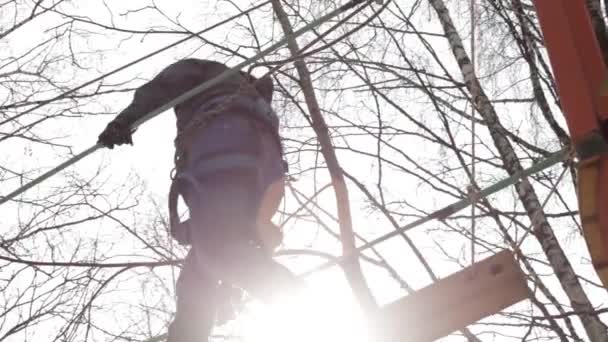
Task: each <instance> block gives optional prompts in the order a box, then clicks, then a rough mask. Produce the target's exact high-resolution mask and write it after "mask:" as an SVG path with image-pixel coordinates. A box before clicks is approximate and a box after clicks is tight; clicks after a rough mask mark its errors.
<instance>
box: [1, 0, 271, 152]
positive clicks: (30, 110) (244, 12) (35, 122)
mask: <svg viewBox="0 0 608 342" xmlns="http://www.w3.org/2000/svg"><path fill="white" fill-rule="evenodd" d="M269 3H270V1H264V2H262V3H260V4H259V5H255V6H253V7H250V8H248V9H246V10H245V11H243V12H241V13H239V14H235V15H233V16H231V17H229V18H227V19H225V20H222V21H220V22H218V23H215V24H213V25H211V26H209V27H207V28H205V29H203V30H201V31H198V32H194V33H193V34H192V35H189V36H188V37H186V38H182V39H180V40H177V41H175V42H173V43H171V44H169V45H165V46H164V47H162V48H160V49H158V50H155V51H152V52H151V53H149V54H147V55H144V56H142V57H140V58H138V59H136V60H134V61H131V62H129V63H127V64H124V65H122V66H120V67H118V68H116V69H114V70H112V71H110V72H108V73H105V74H103V75H101V76H99V77H95V78H94V79H92V80H90V81H87V82H84V83H83V84H81V85H79V86H77V87H75V88H72V89H70V90H68V91H65V92H63V93H61V94H59V95H57V96H55V97H53V98H51V99H48V100H44V101H40V103H38V105H36V106H34V107H32V108H30V109H28V110H26V111H24V112H22V113H19V114H17V115H15V116H12V117H10V118H8V119H6V120H4V121H0V126H2V125H4V124H6V123H9V122H11V121H14V120H17V119H18V118H20V117H22V116H23V115H25V114H29V113H31V112H33V111H35V110H36V109H40V108H41V107H44V106H46V105H47V104H49V103H51V102H53V101H57V100H60V99H63V98H65V97H66V96H68V95H70V94H72V93H74V92H76V91H78V90H80V89H82V88H84V87H87V86H90V85H91V84H93V83H95V82H98V81H101V80H103V79H105V78H107V77H110V76H112V75H114V74H116V73H118V72H120V71H123V70H125V69H127V68H130V67H132V66H133V65H135V64H138V63H140V62H142V61H144V60H147V59H149V58H151V57H154V56H156V55H158V54H159V53H161V52H164V51H167V50H169V49H170V48H172V47H175V46H177V45H180V44H182V43H185V42H186V41H188V40H190V39H192V38H194V37H198V36H199V35H201V34H203V33H207V32H209V31H211V30H213V29H216V28H218V27H220V26H222V25H224V24H226V23H228V22H230V21H232V20H234V19H237V18H239V17H241V16H244V15H247V14H249V13H251V12H253V11H255V10H257V9H259V8H261V7H263V6H265V5H267V4H269ZM45 119H46V117H45V118H43V119H40V120H37V121H34V122H32V123H30V124H28V125H26V126H23V127H22V128H20V130H25V129H28V128H31V127H33V126H34V125H36V124H38V123H39V122H41V121H42V120H45ZM17 132H19V130H18V131H17ZM8 137H10V135H9V136H7V137H5V138H2V139H0V142H1V141H2V140H4V139H7V138H8Z"/></svg>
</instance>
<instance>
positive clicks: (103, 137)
mask: <svg viewBox="0 0 608 342" xmlns="http://www.w3.org/2000/svg"><path fill="white" fill-rule="evenodd" d="M97 142H98V143H99V144H101V145H103V146H105V147H107V148H110V149H112V148H114V145H122V144H129V145H133V138H132V135H131V128H130V127H129V125H127V124H126V123H125V122H122V121H120V120H114V121H111V122H110V123H109V124H108V126H106V129H104V130H103V132H101V134H100V135H99V138H98V140H97Z"/></svg>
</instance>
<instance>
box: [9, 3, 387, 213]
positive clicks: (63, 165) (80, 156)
mask: <svg viewBox="0 0 608 342" xmlns="http://www.w3.org/2000/svg"><path fill="white" fill-rule="evenodd" d="M374 1H375V0H351V1H349V2H347V3H346V4H344V5H342V6H340V7H338V8H337V9H335V10H333V11H331V12H329V13H327V14H325V15H323V16H321V17H320V18H318V19H315V20H313V21H312V22H310V23H309V24H307V25H305V26H304V27H302V28H301V29H299V30H297V31H295V32H294V33H293V38H297V37H299V36H301V35H302V34H304V33H306V32H308V31H310V30H312V29H314V28H315V27H317V26H319V25H321V24H324V23H326V22H328V21H329V20H331V19H333V18H334V17H336V16H338V15H340V14H342V13H343V12H345V11H348V10H349V9H351V8H353V7H355V6H357V5H359V4H362V3H365V4H366V5H367V4H370V3H372V2H374ZM289 38H291V37H289ZM287 40H288V37H283V38H282V39H281V40H280V41H278V42H276V43H274V44H272V45H271V46H270V47H268V48H266V49H265V50H263V51H261V52H259V53H257V54H256V55H254V56H253V57H251V58H248V59H247V60H245V61H243V62H241V63H239V64H237V65H235V66H234V67H232V68H230V69H228V70H226V71H224V72H222V73H221V74H219V75H218V76H216V77H215V78H213V79H211V80H209V81H206V82H204V83H202V84H200V85H198V86H196V87H194V88H192V89H190V90H188V91H187V92H185V93H183V94H182V95H180V96H178V97H176V98H174V99H173V100H171V101H169V102H168V103H166V104H164V105H162V106H160V107H157V108H156V109H154V110H152V111H151V112H149V113H147V114H146V115H144V116H143V117H142V118H140V119H138V120H137V121H136V122H135V123H134V124H133V127H132V129H136V128H137V127H139V126H140V125H142V124H143V123H145V122H146V121H148V120H150V119H152V118H154V117H155V116H157V115H158V114H160V113H162V112H164V111H166V110H168V109H170V108H172V107H174V106H176V105H178V104H180V103H182V102H184V101H187V100H188V99H190V98H192V97H193V96H195V95H197V94H199V93H201V92H203V91H205V90H207V89H209V88H211V87H212V86H214V85H216V84H218V83H220V82H222V81H224V80H226V79H227V78H228V77H230V76H232V75H234V74H236V73H238V71H239V70H241V69H242V68H244V67H246V66H248V65H249V64H251V63H253V62H255V61H257V60H259V59H261V58H263V57H265V56H267V55H269V54H270V53H272V52H274V51H275V50H277V49H278V48H280V47H281V46H283V45H285V44H286V43H287ZM0 141H1V140H0ZM100 148H102V145H100V144H95V145H93V146H91V147H89V148H88V149H86V150H85V151H83V152H81V153H80V154H77V155H75V156H74V157H72V158H70V159H69V160H67V161H65V162H63V163H61V164H60V165H58V166H56V167H55V168H53V169H51V170H49V171H47V172H45V173H43V174H42V175H40V176H38V177H37V178H35V179H34V180H32V181H30V182H29V183H27V184H25V185H23V186H21V187H19V188H18V189H16V190H15V191H13V192H11V193H9V194H8V195H6V196H4V197H2V198H0V205H2V204H4V203H6V202H8V201H9V200H11V199H13V198H15V197H16V196H18V195H20V194H22V193H23V192H25V191H27V190H29V189H31V188H32V187H34V186H36V185H37V184H40V183H42V182H44V181H45V180H47V179H49V178H50V177H52V176H54V175H55V174H57V173H59V172H60V171H61V170H63V169H65V168H67V167H69V166H71V165H73V164H75V163H76V162H78V161H80V160H82V159H83V158H85V157H87V156H88V155H90V154H92V153H93V152H95V151H97V150H98V149H100Z"/></svg>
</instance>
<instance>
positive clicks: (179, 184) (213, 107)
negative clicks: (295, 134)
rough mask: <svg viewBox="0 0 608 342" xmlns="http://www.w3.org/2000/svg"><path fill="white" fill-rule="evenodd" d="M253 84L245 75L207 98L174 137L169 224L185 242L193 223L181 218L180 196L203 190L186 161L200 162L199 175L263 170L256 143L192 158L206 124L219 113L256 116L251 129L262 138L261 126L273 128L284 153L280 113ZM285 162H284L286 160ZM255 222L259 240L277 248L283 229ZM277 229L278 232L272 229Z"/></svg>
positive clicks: (177, 237)
mask: <svg viewBox="0 0 608 342" xmlns="http://www.w3.org/2000/svg"><path fill="white" fill-rule="evenodd" d="M252 87H253V86H252V84H251V83H250V82H249V80H247V79H245V80H243V81H242V82H240V85H239V89H238V90H237V91H236V92H235V93H234V94H231V95H220V96H217V97H215V98H213V99H211V100H209V101H207V102H206V103H204V104H203V105H202V106H200V108H199V109H198V110H195V117H194V118H192V119H191V120H190V121H189V122H188V123H187V125H186V126H185V127H184V128H183V129H182V130H181V131H179V132H178V134H177V137H176V138H175V157H174V163H175V166H174V169H173V170H172V171H171V179H172V182H171V186H170V189H169V196H168V207H169V224H170V232H171V235H172V237H173V238H175V239H176V240H177V241H178V242H179V243H180V244H182V245H189V244H191V240H190V234H189V232H190V230H191V229H193V227H191V224H192V221H191V220H187V221H184V222H181V220H180V218H179V213H178V209H177V203H178V199H179V196H180V195H181V196H184V194H185V190H186V189H188V190H193V191H194V192H195V193H201V191H204V189H203V187H202V186H201V184H200V182H199V180H198V179H197V178H196V177H195V175H194V174H192V172H191V171H189V170H187V168H186V163H187V162H188V161H189V162H190V163H194V164H198V166H197V167H196V173H197V175H200V174H212V173H217V172H221V171H225V170H234V169H250V170H252V172H253V173H254V174H258V173H259V172H260V171H259V168H258V165H259V163H260V155H261V153H262V151H261V150H260V146H254V147H253V150H254V151H253V152H249V153H246V152H228V153H223V154H218V155H212V156H208V157H203V159H201V160H197V161H191V160H189V158H188V153H189V151H190V149H191V148H192V146H193V143H194V142H193V140H194V138H195V137H196V136H197V135H198V134H201V133H202V130H203V129H204V128H205V127H206V126H207V124H209V123H210V122H211V121H212V120H213V119H215V118H217V117H219V116H228V115H238V116H244V117H247V118H249V119H253V120H250V121H249V123H250V125H252V131H253V132H256V133H257V136H256V140H257V141H258V142H260V141H261V139H262V136H261V130H266V131H267V132H271V134H272V136H273V137H274V138H275V139H276V143H277V146H278V147H279V150H280V151H281V154H282V148H281V141H280V137H279V133H278V129H279V127H278V117H277V116H276V114H275V113H274V111H273V110H272V107H271V106H270V104H268V103H266V101H265V100H263V99H262V98H261V97H260V96H259V95H258V94H256V93H255V92H254V91H253V89H252ZM283 163H284V164H285V162H283ZM256 226H257V227H256V229H257V230H258V232H257V233H258V234H257V237H258V240H259V241H258V242H259V243H260V244H262V245H263V246H265V247H268V249H270V250H274V248H276V247H277V246H278V244H280V242H281V240H282V239H281V238H278V239H277V235H278V234H280V229H278V227H276V226H275V225H273V224H271V223H270V222H261V223H259V224H256ZM274 230H276V231H277V232H276V233H273V231H274Z"/></svg>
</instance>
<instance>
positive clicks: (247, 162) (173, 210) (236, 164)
mask: <svg viewBox="0 0 608 342" xmlns="http://www.w3.org/2000/svg"><path fill="white" fill-rule="evenodd" d="M243 168H257V158H256V157H255V156H252V155H250V154H244V153H230V154H226V155H218V156H213V157H210V158H204V159H203V160H201V161H199V165H197V167H196V171H197V175H199V176H200V175H206V174H211V173H216V172H221V171H226V170H233V169H243ZM186 188H189V189H193V190H194V192H195V193H200V191H204V189H203V188H202V186H201V185H200V182H199V181H198V180H197V179H196V177H195V176H194V175H193V174H191V173H190V172H188V171H184V170H181V171H178V173H177V174H176V176H175V178H174V179H173V181H172V182H171V187H170V188H169V197H168V205H169V226H170V232H171V236H172V237H173V238H174V239H175V240H177V242H178V243H179V244H180V245H189V244H191V241H190V234H189V231H190V226H189V222H190V221H189V220H187V221H184V222H181V220H180V218H179V213H178V211H177V202H178V199H179V195H181V194H183V193H184V189H186Z"/></svg>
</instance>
